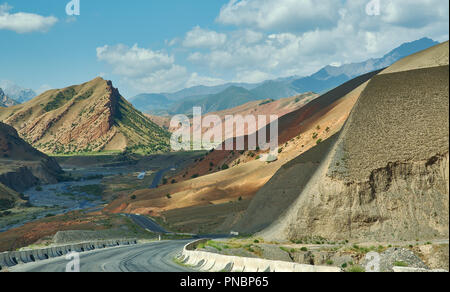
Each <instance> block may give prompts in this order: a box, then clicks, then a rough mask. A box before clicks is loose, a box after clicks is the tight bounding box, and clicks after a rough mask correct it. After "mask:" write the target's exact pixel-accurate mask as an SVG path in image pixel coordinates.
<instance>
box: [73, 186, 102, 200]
mask: <svg viewBox="0 0 450 292" xmlns="http://www.w3.org/2000/svg"><path fill="white" fill-rule="evenodd" d="M70 189H71V190H72V191H74V192H79V193H86V194H89V195H93V196H97V197H100V196H102V195H103V191H104V187H103V186H102V185H86V186H74V187H71V188H70Z"/></svg>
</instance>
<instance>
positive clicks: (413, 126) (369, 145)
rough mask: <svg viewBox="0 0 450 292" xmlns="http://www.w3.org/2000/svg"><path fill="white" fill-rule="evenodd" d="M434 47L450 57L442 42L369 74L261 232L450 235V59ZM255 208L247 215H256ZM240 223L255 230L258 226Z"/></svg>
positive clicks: (289, 236) (288, 235)
mask: <svg viewBox="0 0 450 292" xmlns="http://www.w3.org/2000/svg"><path fill="white" fill-rule="evenodd" d="M430 52H434V53H433V54H435V53H436V52H437V55H440V56H442V55H446V56H447V57H446V59H447V60H448V45H447V46H446V45H445V44H444V45H438V46H437V47H434V48H432V49H429V51H428V52H427V51H425V52H422V53H418V54H416V55H415V56H412V57H410V58H408V60H407V61H408V62H409V64H408V62H405V60H402V61H400V62H399V63H397V64H394V65H393V66H392V68H390V69H389V68H388V69H387V70H385V71H384V73H385V74H380V75H377V76H375V77H373V78H372V79H371V81H370V82H369V83H368V85H367V87H366V88H365V90H364V91H363V93H362V94H361V96H360V98H359V99H358V101H357V103H356V105H355V107H354V109H353V111H352V113H351V114H350V116H349V119H348V121H347V122H346V124H345V126H344V128H343V129H342V131H341V133H340V134H339V137H338V138H337V141H336V143H335V144H334V145H333V146H332V147H331V148H330V150H329V151H325V152H324V153H323V155H322V159H321V162H320V166H319V167H318V169H317V170H316V171H315V172H314V174H313V175H312V177H311V178H309V179H308V182H307V183H306V184H304V183H298V184H296V185H295V188H296V191H295V190H294V191H295V192H296V199H295V201H294V202H293V203H292V204H291V205H290V206H289V207H288V208H287V209H285V210H278V211H277V212H278V213H279V214H281V215H280V216H279V217H278V219H277V220H275V222H273V223H272V224H271V225H270V227H268V228H266V229H264V230H263V231H262V232H261V233H260V235H261V236H263V237H265V238H267V239H276V240H301V239H304V238H310V237H323V238H327V239H353V238H355V239H359V240H362V239H370V240H377V241H381V240H392V239H394V240H415V239H418V238H427V239H431V238H438V237H448V235H449V189H448V188H449V138H448V132H449V117H448V111H449V95H448V90H449V88H448V85H449V80H448V78H449V71H448V70H449V68H448V61H447V64H446V65H445V66H439V65H442V63H441V62H438V63H435V62H434V60H435V59H434V58H431V59H427V58H426V57H424V56H429V53H430ZM440 59H441V58H440ZM436 65H438V66H436ZM399 67H401V68H407V69H413V68H416V69H414V70H408V71H405V70H398V68H399ZM397 71H399V72H397ZM389 72H395V73H389ZM279 175H280V176H283V175H284V174H283V173H281V171H280V172H279ZM285 175H286V177H284V178H283V179H284V180H287V179H292V180H295V181H300V182H301V181H302V179H299V178H298V177H296V176H295V174H293V173H292V172H290V173H289V172H287V173H285ZM275 183H276V182H275ZM269 184H271V183H269ZM264 188H266V189H270V188H271V186H270V185H266V186H265V187H264ZM277 195H278V196H279V195H280V194H279V193H278V194H277ZM258 196H263V197H264V196H267V193H264V192H261V193H258V194H257V195H256V197H255V200H256V198H258ZM255 202H256V201H255ZM275 208H276V206H275ZM256 209H257V208H255V207H254V208H253V209H249V210H248V212H247V214H246V216H250V217H251V216H252V214H253V215H255V216H256V211H255V210H256ZM258 212H261V210H258ZM243 229H244V230H252V231H257V229H258V226H257V225H256V224H253V226H246V227H245V228H243Z"/></svg>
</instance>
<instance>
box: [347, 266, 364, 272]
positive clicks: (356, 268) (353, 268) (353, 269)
mask: <svg viewBox="0 0 450 292" xmlns="http://www.w3.org/2000/svg"><path fill="white" fill-rule="evenodd" d="M365 271H366V270H365V269H364V268H363V267H361V266H351V267H349V268H348V269H347V272H349V273H364V272H365Z"/></svg>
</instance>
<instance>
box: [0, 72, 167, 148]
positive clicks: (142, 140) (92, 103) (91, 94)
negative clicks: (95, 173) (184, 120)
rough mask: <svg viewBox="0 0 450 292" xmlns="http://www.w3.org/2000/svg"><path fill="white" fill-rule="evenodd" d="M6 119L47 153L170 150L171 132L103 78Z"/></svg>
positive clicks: (46, 96)
mask: <svg viewBox="0 0 450 292" xmlns="http://www.w3.org/2000/svg"><path fill="white" fill-rule="evenodd" d="M0 120H3V121H4V122H5V123H7V124H9V125H11V126H13V127H14V128H16V129H17V130H18V132H19V134H20V136H21V137H23V138H24V140H26V141H27V142H29V143H30V144H32V145H33V146H34V147H36V148H37V149H39V150H41V151H43V152H46V153H82V152H90V151H101V150H117V151H123V150H125V149H127V148H132V147H135V148H136V147H137V148H143V149H145V150H146V151H149V152H156V151H164V150H167V148H168V137H169V135H168V133H167V132H166V131H164V130H163V129H161V128H160V127H158V126H157V125H156V124H154V123H152V122H151V121H150V120H149V119H147V118H146V117H145V116H144V115H143V114H142V113H140V112H138V111H136V110H135V109H134V108H133V107H132V106H131V104H129V103H128V102H127V101H126V100H125V99H124V98H123V97H122V96H121V95H120V93H119V91H118V90H117V89H116V88H114V87H113V86H112V83H111V81H106V80H103V79H102V78H96V79H94V80H92V81H90V82H87V83H84V84H81V85H75V86H71V87H67V88H64V89H58V90H50V91H47V92H45V93H43V94H42V95H40V96H38V97H36V98H35V99H33V100H31V101H29V102H27V103H25V104H22V105H18V106H15V107H12V108H9V109H7V110H3V111H2V112H0Z"/></svg>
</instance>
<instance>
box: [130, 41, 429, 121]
mask: <svg viewBox="0 0 450 292" xmlns="http://www.w3.org/2000/svg"><path fill="white" fill-rule="evenodd" d="M437 44H438V42H436V41H433V40H431V39H429V38H422V39H419V40H416V41H413V42H409V43H404V44H402V45H401V46H399V47H397V48H395V49H394V50H392V51H390V52H389V53H387V54H386V55H384V56H383V57H381V58H377V59H369V60H367V61H364V62H359V63H352V64H345V65H342V66H330V65H329V66H326V67H324V68H322V69H321V70H319V71H318V72H316V73H314V74H312V75H311V76H306V77H296V76H293V77H288V78H281V79H277V80H269V81H265V82H262V83H258V84H249V83H227V84H223V85H219V86H211V87H208V86H196V87H192V88H187V89H183V90H181V91H178V92H176V93H160V94H140V95H137V96H135V97H133V98H131V99H130V102H131V103H133V105H135V106H136V108H137V109H139V110H141V111H143V112H146V113H152V114H156V115H158V114H159V115H164V114H166V115H167V114H170V115H172V114H179V113H182V114H185V113H186V112H187V111H192V106H193V105H195V106H201V107H202V108H204V110H206V111H209V110H210V109H211V111H214V110H223V109H229V108H232V107H234V106H239V105H242V104H244V103H246V102H250V101H252V100H257V99H266V98H272V99H280V98H284V97H290V96H294V95H296V94H301V93H304V92H315V93H319V94H320V93H325V92H326V91H328V90H330V89H333V88H335V87H337V86H339V85H341V84H343V83H345V82H347V81H349V80H351V79H352V78H354V77H356V76H360V75H362V74H365V73H368V72H372V71H375V70H379V69H382V68H385V67H388V66H390V65H392V64H393V63H395V62H397V61H398V60H400V59H402V58H404V57H406V56H409V55H411V54H414V53H416V52H419V51H422V50H425V49H427V48H430V47H432V46H434V45H437ZM230 88H231V89H230ZM238 88H239V89H238ZM229 89H230V90H229ZM236 92H239V95H240V97H241V98H239V99H238V100H240V101H241V102H242V103H241V104H237V103H236V99H235V98H234V97H233V96H232V94H234V93H236ZM217 94H218V96H217ZM217 97H219V99H217ZM215 99H217V101H218V104H216V105H214V100H215ZM223 100H230V103H228V104H227V102H225V103H224V102H223Z"/></svg>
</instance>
